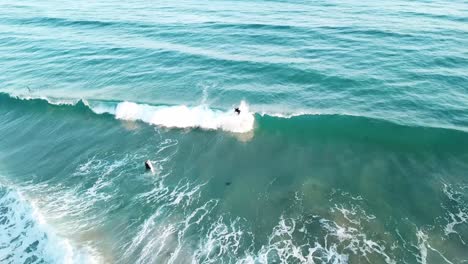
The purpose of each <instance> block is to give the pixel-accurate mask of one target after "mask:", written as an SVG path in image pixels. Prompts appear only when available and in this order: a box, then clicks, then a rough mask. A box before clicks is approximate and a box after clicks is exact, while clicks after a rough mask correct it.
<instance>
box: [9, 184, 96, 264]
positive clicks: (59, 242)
mask: <svg viewBox="0 0 468 264" xmlns="http://www.w3.org/2000/svg"><path fill="white" fill-rule="evenodd" d="M0 192H3V194H0V208H2V212H1V214H0V230H2V231H1V232H0V262H2V263H32V262H36V261H37V262H45V263H95V262H96V261H97V260H96V259H95V258H94V257H93V256H92V254H90V252H89V250H88V249H84V248H80V249H79V248H76V247H73V246H72V245H71V242H70V241H69V240H67V239H65V238H63V237H59V236H58V235H57V234H56V233H55V232H54V230H53V229H52V228H51V227H50V226H48V224H47V223H46V221H45V220H44V218H43V216H42V215H41V213H40V212H39V210H38V209H37V208H36V207H35V206H34V204H33V203H30V202H27V200H26V199H25V198H23V197H22V195H21V194H19V193H17V192H15V191H13V190H9V189H6V188H3V187H0Z"/></svg>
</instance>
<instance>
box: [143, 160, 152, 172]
mask: <svg viewBox="0 0 468 264" xmlns="http://www.w3.org/2000/svg"><path fill="white" fill-rule="evenodd" d="M145 168H146V170H150V171H151V172H152V173H154V168H153V164H151V161H150V160H147V161H145Z"/></svg>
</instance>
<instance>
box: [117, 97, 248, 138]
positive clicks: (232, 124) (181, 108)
mask: <svg viewBox="0 0 468 264" xmlns="http://www.w3.org/2000/svg"><path fill="white" fill-rule="evenodd" d="M239 109H240V110H241V113H240V114H239V115H238V114H236V113H235V112H234V111H226V112H224V111H220V110H214V109H211V108H209V107H207V106H206V105H200V106H195V107H188V106H185V105H177V106H150V105H145V104H136V103H132V102H122V103H119V104H118V105H117V106H116V108H115V112H114V113H113V114H115V117H116V118H118V119H122V120H141V121H143V122H146V123H149V124H153V125H158V126H163V127H170V128H202V129H207V130H217V129H221V130H225V131H229V132H234V133H246V132H249V131H251V130H252V129H253V127H254V120H255V118H254V115H253V114H252V113H250V112H249V108H248V105H247V104H246V103H245V102H244V101H242V102H241V103H240V105H239Z"/></svg>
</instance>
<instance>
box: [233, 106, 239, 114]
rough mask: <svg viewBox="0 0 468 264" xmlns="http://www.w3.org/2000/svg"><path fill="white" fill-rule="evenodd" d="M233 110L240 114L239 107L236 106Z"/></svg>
mask: <svg viewBox="0 0 468 264" xmlns="http://www.w3.org/2000/svg"><path fill="white" fill-rule="evenodd" d="M234 112H236V113H237V114H238V115H240V109H239V107H236V108H235V109H234Z"/></svg>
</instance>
